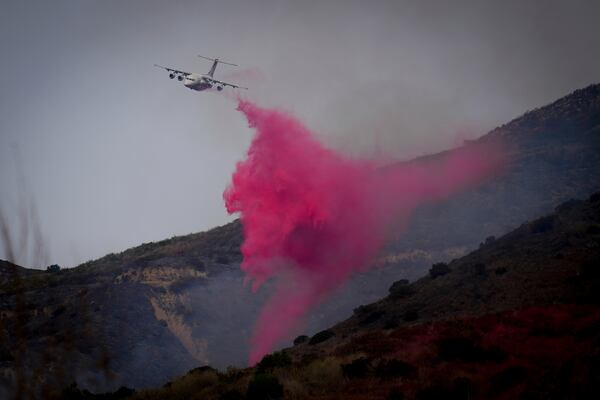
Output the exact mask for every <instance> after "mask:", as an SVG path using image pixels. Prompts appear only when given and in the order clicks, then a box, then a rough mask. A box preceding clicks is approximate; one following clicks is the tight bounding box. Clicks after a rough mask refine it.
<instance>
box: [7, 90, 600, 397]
mask: <svg viewBox="0 0 600 400" xmlns="http://www.w3.org/2000/svg"><path fill="white" fill-rule="evenodd" d="M495 137H503V138H504V139H505V140H507V141H509V142H510V143H511V165H509V167H508V168H507V170H506V172H505V173H504V174H503V175H502V176H499V177H497V178H496V179H495V180H493V181H490V182H489V183H487V184H486V185H484V186H481V187H479V188H477V189H475V190H472V191H469V192H465V193H464V194H462V195H460V196H458V197H456V198H453V199H451V200H449V201H448V202H446V203H444V204H439V205H436V206H432V205H430V206H424V207H422V208H421V209H420V210H418V212H417V214H416V215H415V217H414V218H413V219H412V220H411V226H410V227H409V229H408V231H407V232H406V233H405V234H402V235H397V236H396V237H392V238H391V241H390V243H389V245H388V246H387V247H386V248H385V249H384V251H383V252H382V254H381V256H380V258H379V259H378V261H377V264H378V266H379V267H378V268H374V269H372V270H371V271H370V272H367V273H364V274H359V275H357V276H356V277H355V279H353V280H352V281H351V282H350V283H349V285H348V286H347V287H345V288H344V289H343V290H341V291H340V292H339V293H337V294H336V295H334V296H333V297H332V299H330V300H329V301H328V302H326V303H325V304H323V305H322V307H320V308H319V309H318V310H316V311H315V312H314V313H313V314H312V315H311V316H310V318H309V321H308V326H307V327H306V328H305V332H306V333H308V334H311V333H314V332H316V331H318V330H322V329H324V328H326V327H328V326H331V325H332V323H333V322H335V321H340V320H342V319H344V318H347V317H348V316H349V315H351V314H352V310H353V309H354V308H356V307H357V306H359V305H360V304H365V303H371V302H373V301H376V300H377V299H380V298H381V297H383V296H384V295H385V294H386V293H387V290H388V288H389V286H390V282H393V281H397V280H399V279H409V280H415V279H417V278H420V277H422V276H423V275H424V274H426V273H427V269H428V268H429V267H430V266H431V264H433V263H435V262H439V261H446V262H447V261H449V260H451V259H452V258H458V257H460V256H463V255H464V254H466V253H467V252H469V251H470V250H472V249H475V248H477V246H478V245H479V243H480V242H482V241H484V240H485V238H487V237H490V236H492V235H495V236H499V235H501V234H504V233H506V232H508V231H510V230H511V229H514V228H516V227H518V226H519V224H520V223H522V221H525V220H528V219H533V218H536V217H538V216H540V215H543V214H544V213H547V212H550V211H551V210H552V209H553V207H554V206H555V205H556V204H558V203H561V202H563V201H566V200H568V199H571V198H585V197H587V196H589V194H591V193H593V192H594V191H597V190H598V189H600V175H599V174H598V173H597V171H599V170H600V85H592V86H589V87H587V88H585V89H580V90H577V91H575V92H574V93H572V94H570V95H568V96H566V97H564V98H562V99H560V100H558V101H556V102H554V103H552V104H550V105H548V106H545V107H542V108H540V109H537V110H533V111H531V112H528V113H526V114H525V115H524V116H522V117H520V118H517V119H515V120H513V121H511V122H510V123H508V124H506V125H504V126H501V127H499V128H497V129H495V130H493V131H492V132H490V133H489V134H488V135H486V136H484V137H482V138H481V139H479V140H482V141H485V140H494V139H495ZM432 157H435V155H434V156H432ZM241 242H242V233H241V226H240V224H239V222H233V223H231V224H228V225H225V226H223V227H219V228H215V229H213V230H210V231H208V232H204V233H197V234H192V235H188V236H181V237H174V238H171V239H167V240H164V241H161V242H157V243H147V244H143V245H141V246H138V247H136V248H132V249H129V250H127V251H125V252H123V253H120V254H110V255H107V256H105V257H103V258H101V259H98V260H95V261H90V262H87V263H84V264H82V265H80V266H78V267H77V268H73V269H68V270H62V271H60V272H52V273H51V272H45V271H35V270H25V269H21V268H20V267H14V266H13V265H11V264H8V263H1V264H0V317H1V318H0V332H2V335H0V377H2V376H4V377H6V381H7V382H9V381H11V379H13V378H12V377H14V375H15V374H17V375H19V374H22V375H23V378H24V380H26V381H29V380H35V381H36V382H37V381H39V382H46V383H47V384H48V385H49V386H52V385H53V384H55V383H56V384H65V383H69V382H70V381H71V380H73V379H76V380H78V382H79V383H80V385H81V386H85V387H88V388H91V389H94V390H107V389H114V388H116V387H118V386H120V385H127V386H130V387H136V388H142V387H149V386H156V385H160V384H162V383H163V382H165V381H167V380H169V379H171V378H173V377H174V376H177V375H179V374H182V373H184V372H185V371H187V370H189V369H190V368H192V367H194V366H197V365H203V364H210V365H213V366H216V367H219V368H225V367H226V366H228V365H237V366H243V365H244V363H245V360H246V357H247V340H248V337H249V333H250V330H251V329H252V326H253V323H254V321H255V318H256V315H257V313H258V310H259V309H260V306H261V304H262V302H263V301H264V299H265V298H266V296H267V295H268V292H269V288H268V287H266V288H265V289H266V290H263V291H262V292H261V293H260V294H259V295H252V294H251V293H250V292H249V290H248V289H247V288H243V286H242V282H243V278H244V277H243V274H242V272H241V271H240V269H239V263H240V262H241V254H240V251H239V246H240V244H241ZM498 243H500V240H499V239H498V240H497V241H493V242H491V243H488V244H487V245H486V246H484V248H485V249H487V250H486V251H490V252H493V249H494V248H495V247H494V246H498ZM482 250H484V249H482ZM505 250H509V249H501V248H499V249H497V251H500V252H502V251H505ZM522 252H526V250H522ZM491 254H493V253H490V256H489V257H484V258H485V259H484V260H482V261H481V262H478V263H480V264H483V265H484V266H486V267H485V268H486V271H487V268H488V267H489V265H495V264H494V262H493V261H490V260H491V258H490V257H492V255H491ZM450 265H451V267H452V268H454V267H455V264H454V263H451V264H450ZM477 268H481V267H477ZM15 271H17V272H18V275H19V276H20V282H19V281H15V280H14V279H13V278H14V272H15ZM486 273H487V275H488V276H490V275H493V274H492V273H489V271H488V272H486ZM453 276H456V275H453V274H448V276H445V277H441V278H439V279H440V280H437V279H436V280H435V281H434V283H436V284H441V283H440V282H444V280H445V279H451V278H452V277H453ZM503 276H504V278H506V276H510V274H508V273H506V274H505V275H498V279H501V278H502V277H503ZM485 282H486V283H485V284H486V285H488V284H491V282H493V283H494V285H500V286H498V288H496V287H495V286H494V288H495V289H501V288H504V287H503V286H502V285H501V283H502V281H501V280H498V281H497V280H496V279H494V280H486V281H485ZM461 285H462V283H461V282H460V281H456V282H455V290H456V291H457V293H459V292H460V289H461ZM534 289H535V290H537V288H534ZM402 290H404V289H402ZM473 290H475V291H477V290H479V289H473ZM486 290H487V289H486ZM490 290H491V288H490ZM544 290H545V289H544ZM548 290H550V289H548ZM525 292H527V290H525ZM419 293H423V294H422V295H421V297H419V295H415V296H416V297H412V296H411V297H410V298H407V299H405V300H404V301H406V303H402V302H399V303H394V304H396V306H395V307H397V310H396V311H392V308H390V309H389V311H386V312H387V313H388V314H389V315H388V314H385V313H384V314H383V316H377V315H378V313H379V312H380V310H379V308H381V307H384V308H386V310H387V306H384V305H379V304H380V303H377V304H376V305H373V306H370V307H373V310H371V311H369V310H368V308H367V310H366V311H365V310H364V309H362V311H359V312H358V314H357V315H355V316H354V317H353V318H351V319H350V320H349V321H346V322H344V323H343V324H341V325H340V326H339V327H336V328H335V329H340V335H343V334H347V333H342V332H346V331H347V332H350V331H352V329H355V327H356V325H360V324H359V322H360V321H363V319H362V318H367V316H368V318H367V319H368V320H372V322H369V324H367V325H369V326H371V324H372V326H373V328H380V327H381V326H382V325H385V324H387V323H390V324H391V323H392V322H393V321H390V319H392V316H395V317H396V318H399V319H401V320H402V318H403V315H405V314H406V313H407V312H408V311H410V310H409V309H410V308H411V307H412V308H415V310H414V311H415V312H416V314H417V315H418V318H417V319H416V320H415V321H419V322H422V321H426V320H429V319H434V318H437V317H436V316H439V315H445V314H444V313H446V312H448V310H447V309H445V308H444V311H443V312H442V311H440V310H439V306H440V305H439V304H438V305H437V306H436V304H437V303H436V302H435V301H434V300H435V299H436V298H437V297H438V296H440V295H441V294H440V293H438V292H437V291H433V290H432V291H431V292H430V293H427V292H419ZM526 294H527V293H526ZM519 295H520V294H519ZM428 296H431V299H430V298H429V297H428ZM482 296H483V295H482ZM549 296H550V295H549ZM517 298H518V297H517ZM463 300H464V299H462V298H461V296H459V295H458V294H457V295H456V299H455V301H454V303H453V304H454V307H455V309H456V313H457V315H458V313H459V312H462V311H465V312H469V313H474V314H482V313H487V312H492V311H493V310H492V309H491V308H489V307H491V306H485V305H484V304H496V306H498V307H499V306H500V305H502V304H504V305H505V306H506V307H507V308H506V309H509V308H510V307H514V306H516V303H515V304H512V303H511V301H513V302H514V301H516V300H514V297H512V295H511V296H510V297H508V298H507V299H504V300H502V299H499V298H495V297H494V298H493V299H490V302H488V303H484V302H482V303H481V304H480V306H478V307H480V309H479V310H477V309H463V308H462V307H463V304H462V303H461V301H463ZM492 300H493V301H492ZM383 301H384V302H385V301H386V300H383ZM440 301H442V300H440ZM440 304H441V303H440ZM409 306H410V307H409ZM390 307H391V306H390ZM436 307H437V308H436ZM473 307H474V306H473ZM486 307H488V308H486ZM501 309H502V308H498V309H497V310H498V311H499V310H501ZM363 312H366V314H364V315H363V314H361V313H363ZM372 312H374V314H372ZM415 312H411V313H408V314H410V315H412V317H414V316H415ZM440 313H441V314H440ZM359 314H360V315H359ZM409 319H410V318H409ZM361 329H362V328H361ZM299 333H300V332H299ZM17 349H18V350H17ZM299 351H300V350H299ZM66 354H68V357H66V356H65V355H66ZM40 360H43V362H42V361H40ZM33 366H36V367H37V366H43V367H42V368H33ZM75 366H76V368H75ZM75 370H76V371H78V374H77V375H75V376H72V375H70V374H67V373H66V371H75ZM15 371H16V372H15ZM19 371H21V372H19ZM0 395H1V393H0Z"/></svg>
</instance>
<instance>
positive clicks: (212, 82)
mask: <svg viewBox="0 0 600 400" xmlns="http://www.w3.org/2000/svg"><path fill="white" fill-rule="evenodd" d="M198 57H201V58H205V59H207V60H211V61H212V62H213V65H212V67H211V68H210V71H208V73H207V74H205V75H203V74H195V73H192V72H185V71H180V70H177V69H173V68H168V67H163V66H162V65H157V64H154V66H155V67H159V68H162V69H164V70H167V71H168V72H169V78H171V79H174V78H175V77H177V80H178V81H179V82H183V86H185V87H187V88H189V89H193V90H198V91H202V90H206V89H211V88H212V87H215V86H216V88H217V90H219V91H221V90H223V87H225V86H230V87H232V88H237V89H248V88H245V87H241V86H238V85H234V84H233V83H227V82H223V81H219V80H217V79H215V78H213V75H214V73H215V70H216V69H217V64H218V63H221V64H227V65H233V66H234V67H237V65H235V64H231V63H228V62H225V61H221V60H219V59H218V58H208V57H204V56H198Z"/></svg>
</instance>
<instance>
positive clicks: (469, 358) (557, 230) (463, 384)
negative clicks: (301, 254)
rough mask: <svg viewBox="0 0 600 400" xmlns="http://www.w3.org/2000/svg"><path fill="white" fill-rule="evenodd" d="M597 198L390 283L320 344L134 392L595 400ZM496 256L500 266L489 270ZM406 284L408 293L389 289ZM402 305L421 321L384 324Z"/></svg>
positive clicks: (153, 395)
mask: <svg viewBox="0 0 600 400" xmlns="http://www.w3.org/2000/svg"><path fill="white" fill-rule="evenodd" d="M595 198H596V196H592V197H591V198H590V200H589V201H584V202H578V203H577V204H576V205H574V206H573V207H559V208H557V210H560V211H558V212H557V213H556V214H554V215H553V216H552V217H553V218H552V220H553V221H554V222H553V228H552V229H551V230H545V231H543V232H539V231H536V229H533V227H535V226H537V221H539V220H535V221H533V222H531V223H527V224H523V225H522V226H521V227H520V228H519V229H517V230H516V231H514V232H511V233H509V234H507V235H505V236H503V237H500V238H497V239H496V240H494V241H493V243H488V244H487V245H484V246H482V247H481V248H480V249H478V250H477V251H474V252H473V253H471V254H469V255H468V256H466V257H463V258H461V259H458V260H454V261H453V262H452V263H451V265H450V268H449V269H450V271H449V272H448V273H447V274H446V275H444V276H443V278H441V277H440V278H437V279H431V278H430V277H424V278H422V279H420V280H418V281H416V282H414V283H412V284H409V283H407V282H400V283H395V284H394V285H393V286H392V287H393V288H394V290H391V291H390V295H389V296H388V297H387V298H386V299H383V300H381V301H379V302H377V303H373V304H369V305H364V306H361V307H358V308H357V309H356V310H355V313H354V315H353V316H352V317H351V318H350V319H348V320H347V321H344V322H342V323H340V324H338V325H336V326H334V327H332V328H331V329H329V330H326V331H322V332H319V333H318V334H316V335H314V336H313V337H312V338H311V339H310V340H309V341H308V343H310V342H311V341H312V342H313V343H314V342H315V341H316V342H318V346H311V345H307V338H302V340H300V341H298V342H299V343H297V344H296V346H294V347H292V348H289V349H285V350H283V351H278V352H275V353H272V354H269V355H267V356H265V357H264V358H263V359H262V360H261V361H260V363H258V364H257V366H256V367H254V368H247V369H242V370H230V371H227V372H223V373H222V372H218V371H215V370H212V369H206V368H205V369H203V370H200V371H199V370H194V371H191V372H190V374H188V375H186V376H184V377H182V378H180V379H178V380H176V381H174V382H173V383H172V384H170V385H169V386H168V387H165V388H162V389H157V390H146V391H144V390H142V391H139V392H137V393H135V394H134V395H132V397H131V398H132V399H157V398H167V399H170V398H182V396H184V394H185V393H188V394H189V398H202V399H211V398H214V399H224V398H230V399H258V398H262V399H267V398H272V399H280V398H286V399H287V398H289V399H309V398H310V399H334V398H345V399H455V398H456V399H469V398H473V399H479V398H485V399H495V398H500V399H512V398H527V399H547V398H551V399H554V398H556V399H563V398H574V399H579V398H582V399H583V398H596V397H597V396H598V395H599V394H600V391H599V390H600V386H599V385H598V383H597V382H600V368H598V365H600V361H599V360H600V349H599V348H598V347H597V338H598V337H600V308H599V307H598V295H597V289H598V287H599V283H600V277H599V274H598V272H597V271H598V267H600V264H598V263H597V261H598V257H599V256H600V235H598V234H595V233H593V232H592V233H590V231H589V229H587V228H585V227H586V226H593V225H594V224H596V223H598V221H600V202H598V201H592V199H595ZM582 224H584V225H585V226H583V225H582ZM582 227H583V228H585V229H582ZM557 247H559V248H560V252H561V253H562V254H564V258H562V259H559V260H557V259H556V257H555V255H556V251H557ZM497 264H498V265H502V267H501V268H504V269H505V270H506V271H505V272H503V273H501V274H498V273H491V274H487V273H486V271H487V270H488V269H491V270H492V271H496V270H497V268H499V267H496V265H497ZM510 276H513V278H510V279H511V280H510V281H509V282H505V281H506V280H507V279H509V277H510ZM457 285H458V286H457ZM405 286H408V287H410V289H411V291H410V293H411V295H410V296H409V298H406V297H404V296H395V295H394V292H395V290H396V289H397V288H399V287H402V288H404V287H405ZM474 289H477V290H474ZM402 290H404V289H402ZM492 294H493V295H494V296H499V297H498V298H506V299H507V303H502V302H501V301H498V300H496V299H493V298H492V297H491V296H492ZM422 296H424V297H422ZM427 298H428V299H429V303H427V302H426V301H425V299H427ZM457 301H458V302H459V304H461V307H460V308H459V309H455V306H454V303H455V302H457ZM485 301H490V303H485ZM482 302H483V304H484V307H481V303H482ZM406 305H408V308H407V307H406ZM410 309H418V310H419V312H420V314H422V315H421V316H420V317H419V320H418V323H416V322H415V321H414V320H412V321H410V322H407V321H405V320H403V319H402V318H401V319H400V320H398V321H397V322H396V324H395V326H394V327H392V328H384V326H385V324H386V321H385V320H386V318H391V317H393V316H394V315H406V313H407V312H408V311H407V310H410ZM372 315H381V317H378V318H374V317H371V316H372ZM365 318H372V319H373V322H371V323H368V324H366V323H365ZM409 319H411V318H409ZM388 322H389V321H388ZM184 397H185V396H184Z"/></svg>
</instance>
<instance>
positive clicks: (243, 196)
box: [223, 100, 503, 365]
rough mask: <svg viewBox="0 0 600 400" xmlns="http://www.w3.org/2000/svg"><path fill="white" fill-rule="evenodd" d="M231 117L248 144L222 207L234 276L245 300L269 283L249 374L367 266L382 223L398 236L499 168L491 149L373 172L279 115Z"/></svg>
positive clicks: (249, 108) (473, 148)
mask: <svg viewBox="0 0 600 400" xmlns="http://www.w3.org/2000/svg"><path fill="white" fill-rule="evenodd" d="M238 110H239V111H241V112H242V113H244V115H245V116H246V118H247V119H248V123H249V125H250V127H251V128H253V129H255V130H256V135H255V137H254V140H253V141H252V144H251V146H250V149H249V150H248V156H247V158H246V160H244V161H241V162H240V163H238V165H237V169H236V171H235V173H234V174H233V177H232V183H231V186H230V187H229V188H228V189H227V190H226V191H225V193H224V195H223V197H224V199H225V203H226V206H227V211H228V212H229V213H239V214H240V218H241V221H242V224H243V229H244V243H243V244H242V253H243V256H244V261H243V263H242V269H243V270H244V271H245V272H246V274H247V279H248V280H252V281H253V285H252V288H253V290H254V291H255V290H257V289H258V288H259V287H260V285H261V284H263V283H264V282H265V281H266V280H267V279H269V278H276V287H275V291H274V293H273V295H272V297H271V298H270V299H269V301H268V302H267V304H266V306H265V307H264V308H263V310H262V311H261V313H260V316H259V318H258V321H257V324H256V327H255V330H254V333H253V336H252V339H251V351H250V360H249V361H250V364H251V365H254V364H255V363H257V362H258V361H260V359H261V358H262V357H263V356H264V355H265V354H267V353H268V352H269V351H271V350H272V349H273V347H274V346H275V345H277V344H278V343H280V342H281V341H282V340H283V339H289V336H290V335H291V334H292V333H293V332H294V331H295V330H296V329H297V328H298V327H299V325H300V323H301V321H302V319H303V317H305V316H306V314H307V312H308V311H309V310H310V309H311V308H312V307H314V306H315V305H317V304H318V303H319V302H321V301H323V299H324V298H325V297H326V296H327V295H328V294H330V293H331V292H332V291H333V290H335V289H336V288H339V287H340V286H341V285H342V284H344V282H346V281H347V280H348V278H349V277H350V276H351V275H352V274H353V273H354V272H357V271H364V270H366V269H368V268H369V267H370V266H371V265H372V263H373V261H374V259H375V257H376V256H377V254H378V251H379V250H380V248H381V247H382V245H383V244H384V243H385V238H386V232H387V231H388V230H389V229H391V228H392V226H391V223H392V222H394V228H395V229H396V230H398V229H402V228H398V226H404V225H405V222H406V221H407V219H408V218H409V216H410V215H411V213H412V211H413V210H414V209H415V208H416V207H417V206H418V205H420V204H422V203H424V202H431V201H439V200H443V199H445V198H448V197H449V196H451V195H452V194H454V193H456V192H458V191H460V190H464V189H466V188H469V187H473V186H474V185H477V184H480V183H482V182H483V181H485V180H486V179H487V178H489V177H490V176H492V175H493V174H495V173H497V172H498V171H499V170H500V168H501V166H502V165H503V162H502V157H501V156H500V154H501V152H500V151H499V150H498V149H497V148H494V147H492V146H489V145H488V146H484V145H469V146H467V147H464V148H462V149H459V150H455V151H452V152H448V153H446V154H445V155H440V156H439V157H436V158H431V159H429V160H428V161H423V162H411V163H402V164H400V163H399V164H396V165H392V166H388V167H385V168H380V167H378V166H377V164H376V163H375V162H373V161H369V160H356V159H350V158H347V157H345V156H343V155H341V154H338V153H336V152H335V151H333V150H331V149H328V148H325V147H324V146H323V145H322V144H320V143H319V142H318V141H317V140H316V139H315V136H314V135H313V134H312V133H311V132H310V130H308V129H307V128H306V127H305V126H304V125H303V124H302V123H301V122H300V121H298V120H297V119H296V118H294V117H293V116H292V115H290V114H288V113H285V112H282V111H278V110H272V109H264V108H260V107H258V106H256V105H255V104H253V103H251V102H249V101H246V100H239V106H238ZM366 134H367V133H366Z"/></svg>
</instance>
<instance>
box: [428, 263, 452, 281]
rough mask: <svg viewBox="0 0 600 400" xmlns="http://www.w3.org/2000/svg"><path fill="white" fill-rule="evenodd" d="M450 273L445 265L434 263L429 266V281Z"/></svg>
mask: <svg viewBox="0 0 600 400" xmlns="http://www.w3.org/2000/svg"><path fill="white" fill-rule="evenodd" d="M448 272H450V267H449V266H448V264H446V263H436V264H433V265H432V266H431V269H430V270H429V276H430V277H431V279H435V278H437V277H439V276H442V275H446V274H447V273H448Z"/></svg>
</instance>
